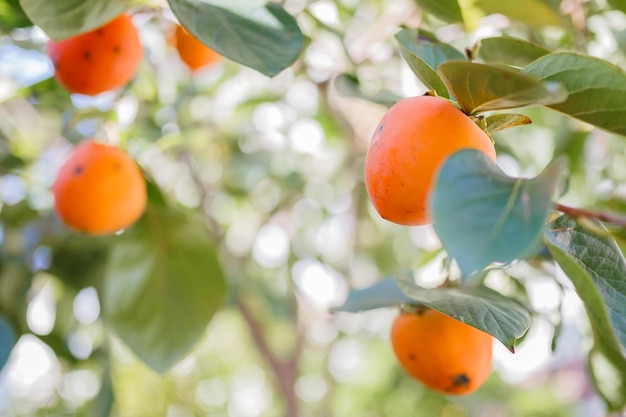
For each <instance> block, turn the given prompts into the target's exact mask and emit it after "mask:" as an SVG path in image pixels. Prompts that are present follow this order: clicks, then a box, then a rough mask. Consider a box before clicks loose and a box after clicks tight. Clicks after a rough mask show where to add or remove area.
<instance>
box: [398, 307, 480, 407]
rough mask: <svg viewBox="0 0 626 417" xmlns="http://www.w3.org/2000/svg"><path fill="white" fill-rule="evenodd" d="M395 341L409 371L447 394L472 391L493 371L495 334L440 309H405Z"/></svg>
mask: <svg viewBox="0 0 626 417" xmlns="http://www.w3.org/2000/svg"><path fill="white" fill-rule="evenodd" d="M391 344H392V347H393V351H394V353H395V355H396V358H397V359H398V361H399V362H400V365H401V366H402V368H403V369H404V370H405V371H406V372H407V373H408V374H409V375H411V376H412V377H413V378H415V379H416V380H418V381H420V382H422V383H423V384H424V385H426V386H427V387H428V388H430V389H433V390H435V391H439V392H442V393H445V394H456V395H459V394H469V393H471V392H473V391H475V390H476V389H478V388H479V387H480V386H481V385H482V384H483V383H484V382H485V380H486V379H487V377H488V376H489V373H490V372H491V357H492V337H491V336H490V335H489V334H487V333H485V332H483V331H481V330H478V329H476V328H474V327H472V326H469V325H467V324H465V323H462V322H460V321H458V320H455V319H453V318H452V317H449V316H447V315H445V314H442V313H440V312H438V311H436V310H432V309H427V310H425V311H421V312H416V313H410V312H401V313H400V315H398V316H397V317H396V319H395V321H394V323H393V326H392V329H391Z"/></svg>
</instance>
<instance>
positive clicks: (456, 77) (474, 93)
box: [437, 61, 566, 114]
mask: <svg viewBox="0 0 626 417" xmlns="http://www.w3.org/2000/svg"><path fill="white" fill-rule="evenodd" d="M437 71H438V72H439V74H441V76H442V78H443V80H444V82H445V83H446V86H447V87H448V90H450V92H451V93H452V94H453V95H454V97H455V98H456V99H457V101H458V102H459V104H460V105H461V107H462V108H463V110H464V111H465V113H467V114H474V113H477V112H484V111H488V110H503V109H511V108H515V107H523V106H529V105H540V104H552V103H558V102H561V101H563V100H565V98H566V94H565V91H564V90H563V89H562V88H561V87H560V86H559V84H558V83H555V82H542V81H538V80H536V79H534V78H532V77H529V76H527V75H524V74H520V73H518V72H514V71H510V70H507V69H504V68H500V67H496V66H492V65H487V64H480V63H476V62H461V61H457V62H445V63H443V64H441V65H440V66H439V67H438V68H437Z"/></svg>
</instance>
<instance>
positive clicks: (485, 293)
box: [398, 277, 530, 352]
mask: <svg viewBox="0 0 626 417" xmlns="http://www.w3.org/2000/svg"><path fill="white" fill-rule="evenodd" d="M398 285H399V286H400V288H401V289H402V291H404V293H405V294H406V295H407V296H409V297H410V298H412V299H413V300H414V301H417V302H418V303H420V304H424V305H426V306H428V307H430V308H433V309H435V310H437V311H440V312H442V313H444V314H447V315H449V316H451V317H453V318H455V319H457V320H459V321H461V322H463V323H466V324H469V325H470V326H473V327H476V328H477V329H480V330H482V331H484V332H486V333H489V334H490V335H492V336H493V337H495V338H496V339H498V340H499V341H500V342H502V343H503V344H504V345H505V346H506V347H507V348H508V349H509V350H511V351H512V352H513V351H514V350H515V341H516V340H517V339H519V338H520V337H521V336H522V335H523V334H524V333H526V331H527V330H528V328H529V327H530V313H529V312H528V311H527V310H526V309H525V308H524V307H523V306H522V305H521V304H519V303H518V302H517V301H515V300H513V299H511V298H508V297H505V296H503V295H502V294H500V293H498V292H496V291H493V290H491V289H489V288H487V287H483V286H480V287H466V288H463V287H462V288H430V289H426V288H422V287H420V286H418V285H416V284H415V282H414V281H413V280H412V279H411V278H410V277H409V278H407V277H404V278H402V279H400V280H399V282H398Z"/></svg>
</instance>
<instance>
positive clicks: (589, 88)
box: [523, 52, 626, 136]
mask: <svg viewBox="0 0 626 417" xmlns="http://www.w3.org/2000/svg"><path fill="white" fill-rule="evenodd" d="M523 73H525V74H528V75H531V76H533V77H536V78H539V79H541V80H545V81H555V82H558V83H560V84H561V85H562V86H563V87H564V88H565V90H566V91H567V92H568V96H567V100H565V101H563V102H560V103H551V104H550V103H547V104H549V107H550V108H552V109H554V110H557V111H559V112H561V113H565V114H567V115H570V116H572V117H575V118H577V119H580V120H582V121H584V122H587V123H589V124H592V125H594V126H597V127H599V128H602V129H606V130H609V131H611V132H614V133H618V134H620V135H625V136H626V74H625V73H624V71H622V70H621V69H620V68H619V67H617V66H615V65H613V64H611V63H609V62H607V61H603V60H601V59H598V58H594V57H590V56H586V55H581V54H576V53H573V52H557V53H553V54H550V55H546V56H544V57H542V58H539V59H538V60H537V61H535V62H534V63H532V64H531V65H529V66H528V67H526V68H525V69H524V71H523Z"/></svg>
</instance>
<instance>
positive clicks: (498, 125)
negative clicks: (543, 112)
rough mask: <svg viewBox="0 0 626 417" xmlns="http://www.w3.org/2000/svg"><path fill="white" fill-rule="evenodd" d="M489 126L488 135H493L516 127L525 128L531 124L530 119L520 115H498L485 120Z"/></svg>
mask: <svg viewBox="0 0 626 417" xmlns="http://www.w3.org/2000/svg"><path fill="white" fill-rule="evenodd" d="M485 121H486V124H487V129H486V131H487V133H489V134H490V135H493V134H494V133H496V132H500V131H502V130H505V129H509V128H511V127H515V126H523V125H528V124H531V123H532V121H531V120H530V117H528V116H526V115H524V114H518V113H498V114H494V115H492V116H488V117H486V118H485Z"/></svg>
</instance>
